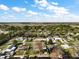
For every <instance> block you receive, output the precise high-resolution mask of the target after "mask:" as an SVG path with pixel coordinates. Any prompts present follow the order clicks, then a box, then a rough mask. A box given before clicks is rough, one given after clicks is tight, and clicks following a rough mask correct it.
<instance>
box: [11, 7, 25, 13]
mask: <svg viewBox="0 0 79 59" xmlns="http://www.w3.org/2000/svg"><path fill="white" fill-rule="evenodd" d="M12 10H13V11H15V12H18V13H19V12H24V11H26V8H19V7H12Z"/></svg>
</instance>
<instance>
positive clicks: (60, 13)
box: [0, 0, 79, 22]
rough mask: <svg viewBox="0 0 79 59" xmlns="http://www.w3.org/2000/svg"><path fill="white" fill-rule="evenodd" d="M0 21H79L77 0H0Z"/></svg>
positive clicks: (78, 2)
mask: <svg viewBox="0 0 79 59" xmlns="http://www.w3.org/2000/svg"><path fill="white" fill-rule="evenodd" d="M0 22H79V0H0Z"/></svg>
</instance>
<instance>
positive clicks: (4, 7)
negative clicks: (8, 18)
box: [0, 4, 9, 11]
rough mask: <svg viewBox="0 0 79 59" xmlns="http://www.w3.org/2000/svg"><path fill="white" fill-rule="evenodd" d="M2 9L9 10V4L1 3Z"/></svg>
mask: <svg viewBox="0 0 79 59" xmlns="http://www.w3.org/2000/svg"><path fill="white" fill-rule="evenodd" d="M0 10H4V11H7V10H9V7H7V6H6V5H4V4H1V5H0Z"/></svg>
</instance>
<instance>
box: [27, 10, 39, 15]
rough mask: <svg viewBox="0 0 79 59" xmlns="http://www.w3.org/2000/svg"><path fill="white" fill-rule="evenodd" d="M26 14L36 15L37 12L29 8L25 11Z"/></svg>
mask: <svg viewBox="0 0 79 59" xmlns="http://www.w3.org/2000/svg"><path fill="white" fill-rule="evenodd" d="M27 14H28V16H33V15H37V14H38V13H37V12H33V11H31V10H29V11H27Z"/></svg>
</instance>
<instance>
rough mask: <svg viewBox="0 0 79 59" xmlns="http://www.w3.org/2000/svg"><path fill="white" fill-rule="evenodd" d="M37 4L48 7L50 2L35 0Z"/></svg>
mask: <svg viewBox="0 0 79 59" xmlns="http://www.w3.org/2000/svg"><path fill="white" fill-rule="evenodd" d="M35 3H36V5H38V6H41V7H46V6H47V5H48V2H47V1H46V0H35Z"/></svg>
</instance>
